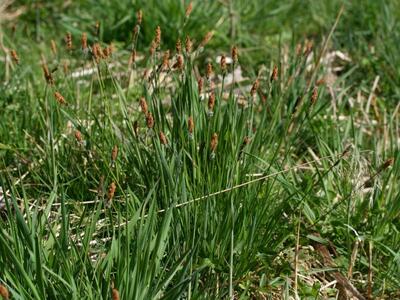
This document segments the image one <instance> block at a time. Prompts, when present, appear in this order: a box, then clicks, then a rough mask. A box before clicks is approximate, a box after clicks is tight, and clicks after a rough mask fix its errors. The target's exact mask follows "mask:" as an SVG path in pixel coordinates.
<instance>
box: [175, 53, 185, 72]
mask: <svg viewBox="0 0 400 300" xmlns="http://www.w3.org/2000/svg"><path fill="white" fill-rule="evenodd" d="M174 67H175V68H176V69H178V70H183V57H182V55H178V57H177V58H176V63H175V64H174Z"/></svg>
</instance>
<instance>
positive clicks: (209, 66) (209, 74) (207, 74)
mask: <svg viewBox="0 0 400 300" xmlns="http://www.w3.org/2000/svg"><path fill="white" fill-rule="evenodd" d="M212 72H213V68H212V64H211V63H208V64H207V69H206V78H207V79H208V80H210V78H211V75H212Z"/></svg>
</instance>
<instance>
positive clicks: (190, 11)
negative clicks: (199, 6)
mask: <svg viewBox="0 0 400 300" xmlns="http://www.w3.org/2000/svg"><path fill="white" fill-rule="evenodd" d="M192 9H193V3H192V2H190V3H189V5H188V6H187V7H186V11H185V17H186V18H189V16H190V14H191V13H192Z"/></svg>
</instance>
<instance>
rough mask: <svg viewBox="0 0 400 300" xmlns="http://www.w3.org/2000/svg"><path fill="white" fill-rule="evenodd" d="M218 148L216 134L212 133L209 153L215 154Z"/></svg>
mask: <svg viewBox="0 0 400 300" xmlns="http://www.w3.org/2000/svg"><path fill="white" fill-rule="evenodd" d="M217 146H218V134H217V133H214V134H213V135H212V137H211V142H210V148H211V152H215V150H216V149H217Z"/></svg>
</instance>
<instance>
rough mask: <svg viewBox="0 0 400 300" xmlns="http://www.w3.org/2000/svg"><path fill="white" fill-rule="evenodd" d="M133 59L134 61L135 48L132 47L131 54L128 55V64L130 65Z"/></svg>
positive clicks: (133, 61)
mask: <svg viewBox="0 0 400 300" xmlns="http://www.w3.org/2000/svg"><path fill="white" fill-rule="evenodd" d="M135 61H136V50H135V49H133V50H132V52H131V55H130V56H129V62H128V65H129V66H131V65H132V64H133V63H135Z"/></svg>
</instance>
